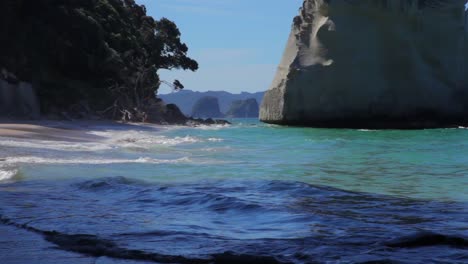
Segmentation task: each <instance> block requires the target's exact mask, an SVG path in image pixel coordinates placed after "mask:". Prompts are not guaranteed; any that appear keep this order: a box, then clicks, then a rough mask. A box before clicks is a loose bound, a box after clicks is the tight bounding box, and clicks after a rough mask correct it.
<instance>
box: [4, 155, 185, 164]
mask: <svg viewBox="0 0 468 264" xmlns="http://www.w3.org/2000/svg"><path fill="white" fill-rule="evenodd" d="M4 161H5V162H7V163H8V164H70V165H73V164H91V165H105V164H125V163H128V164H130V163H147V164H178V163H188V162H191V160H190V159H189V158H188V157H183V158H180V159H172V160H166V159H153V158H148V157H140V158H137V159H89V158H82V159H79V158H78V159H58V158H42V157H8V158H5V159H4Z"/></svg>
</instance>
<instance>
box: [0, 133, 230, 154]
mask: <svg viewBox="0 0 468 264" xmlns="http://www.w3.org/2000/svg"><path fill="white" fill-rule="evenodd" d="M88 133H89V134H92V135H96V136H100V137H103V138H104V139H103V140H98V141H96V142H66V141H48V140H29V139H10V138H0V146H3V147H16V148H25V149H31V148H32V149H47V150H59V151H87V152H89V151H104V150H112V149H119V148H138V149H150V148H154V147H158V146H176V145H180V144H192V143H197V142H204V141H206V140H204V139H201V138H197V137H193V136H184V137H167V136H163V135H152V134H150V133H148V132H143V131H91V132H88ZM207 141H210V142H213V141H216V142H218V141H222V139H216V138H210V139H208V140H207Z"/></svg>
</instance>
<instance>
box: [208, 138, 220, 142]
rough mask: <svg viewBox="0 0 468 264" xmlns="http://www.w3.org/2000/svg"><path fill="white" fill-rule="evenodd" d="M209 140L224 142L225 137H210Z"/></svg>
mask: <svg viewBox="0 0 468 264" xmlns="http://www.w3.org/2000/svg"><path fill="white" fill-rule="evenodd" d="M208 141H210V142H222V141H224V139H222V138H209V139H208Z"/></svg>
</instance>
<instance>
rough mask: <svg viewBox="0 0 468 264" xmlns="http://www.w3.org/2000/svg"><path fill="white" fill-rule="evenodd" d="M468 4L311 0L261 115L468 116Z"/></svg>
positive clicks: (377, 120)
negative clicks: (467, 6) (467, 9)
mask: <svg viewBox="0 0 468 264" xmlns="http://www.w3.org/2000/svg"><path fill="white" fill-rule="evenodd" d="M465 3H466V0H384V1H382V0H334V1H329V0H305V1H304V4H303V7H302V8H301V9H300V15H299V16H297V17H296V18H294V23H293V26H292V32H291V35H290V37H289V40H288V44H287V47H286V51H285V53H284V56H283V59H282V62H281V64H280V66H279V68H278V71H277V74H276V77H275V79H274V81H273V84H272V86H271V88H270V89H269V91H267V93H266V94H265V97H264V99H263V103H262V106H261V110H260V119H261V120H262V121H264V122H267V123H276V124H284V125H305V126H316V127H349V128H426V127H442V126H452V125H459V124H462V123H465V124H466V123H467V122H468V84H467V82H468V80H467V79H468V65H467V61H468V41H467V35H468V34H467V32H468V31H467V27H468V24H467V23H468V22H467V21H466V20H467V13H466V11H465Z"/></svg>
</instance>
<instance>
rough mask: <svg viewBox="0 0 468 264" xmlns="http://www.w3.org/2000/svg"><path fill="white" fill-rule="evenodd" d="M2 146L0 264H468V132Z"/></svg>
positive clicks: (151, 130) (222, 135)
mask: <svg viewBox="0 0 468 264" xmlns="http://www.w3.org/2000/svg"><path fill="white" fill-rule="evenodd" d="M87 133H89V134H90V135H94V136H99V137H102V138H103V139H102V140H98V141H95V142H78V141H77V142H65V141H63V142H61V141H47V140H30V139H11V138H0V263H64V262H68V263H145V262H149V263H337V264H338V263H468V188H467V186H468V130H467V129H464V128H459V129H432V130H407V131H403V130H347V129H314V128H299V127H281V126H275V125H268V124H263V123H260V122H258V121H257V120H254V119H236V120H233V125H231V126H211V127H209V126H206V127H197V128H190V127H170V126H168V127H150V126H139V125H134V126H132V128H130V129H129V128H128V127H126V128H125V129H123V128H119V127H118V126H117V127H112V126H110V127H106V126H101V127H93V128H91V129H90V131H88V132H87Z"/></svg>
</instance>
